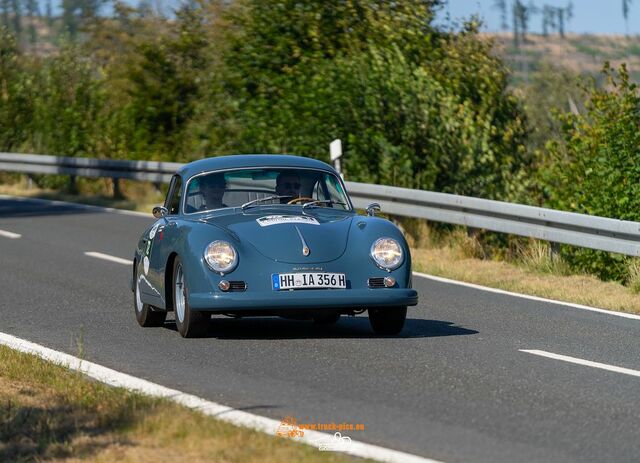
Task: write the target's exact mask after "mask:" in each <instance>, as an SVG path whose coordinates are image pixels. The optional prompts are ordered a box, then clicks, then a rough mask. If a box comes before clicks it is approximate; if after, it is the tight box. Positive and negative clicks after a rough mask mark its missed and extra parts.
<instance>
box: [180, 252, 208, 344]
mask: <svg viewBox="0 0 640 463" xmlns="http://www.w3.org/2000/svg"><path fill="white" fill-rule="evenodd" d="M172 291H173V311H174V313H175V316H176V328H177V329H178V333H180V336H182V337H183V338H197V337H200V336H203V335H204V334H206V332H207V330H208V329H209V320H210V319H211V317H210V316H209V314H208V313H202V312H197V311H193V310H191V309H190V308H189V288H188V287H187V284H186V280H185V277H184V267H183V266H182V262H181V261H180V257H176V258H175V260H174V262H173V278H172Z"/></svg>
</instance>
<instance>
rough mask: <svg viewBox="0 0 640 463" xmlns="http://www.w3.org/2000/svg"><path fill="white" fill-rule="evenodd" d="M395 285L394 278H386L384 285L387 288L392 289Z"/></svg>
mask: <svg viewBox="0 0 640 463" xmlns="http://www.w3.org/2000/svg"><path fill="white" fill-rule="evenodd" d="M395 284H396V279H395V278H393V277H384V285H385V286H386V287H387V288H391V287H392V286H394V285H395Z"/></svg>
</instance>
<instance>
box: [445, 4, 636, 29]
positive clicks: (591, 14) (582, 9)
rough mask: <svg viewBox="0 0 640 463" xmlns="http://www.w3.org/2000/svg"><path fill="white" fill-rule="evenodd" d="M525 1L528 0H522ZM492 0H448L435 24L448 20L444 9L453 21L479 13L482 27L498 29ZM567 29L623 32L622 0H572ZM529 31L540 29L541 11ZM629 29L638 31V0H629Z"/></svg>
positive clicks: (539, 6) (532, 19)
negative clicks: (571, 10) (571, 14)
mask: <svg viewBox="0 0 640 463" xmlns="http://www.w3.org/2000/svg"><path fill="white" fill-rule="evenodd" d="M512 3H513V0H507V5H508V12H507V15H508V18H507V19H508V23H509V24H511V4H512ZM523 3H524V4H525V5H527V4H529V0H523ZM533 3H534V4H535V6H537V7H538V8H542V6H543V5H545V4H546V5H552V6H556V7H565V6H567V4H568V3H569V0H561V1H558V0H533ZM494 4H495V0H448V5H446V6H444V7H443V8H442V10H441V11H440V13H439V14H438V24H445V25H446V24H447V13H449V15H450V17H451V19H452V20H454V21H456V20H457V21H458V23H459V22H460V20H461V19H464V18H468V17H470V16H471V15H473V14H478V15H479V16H480V17H481V18H482V19H483V20H484V23H485V26H484V27H483V30H486V31H489V32H496V31H499V30H500V22H501V21H500V11H499V10H498V9H496V8H493V5H494ZM566 30H567V32H574V33H581V34H582V33H589V34H624V33H625V21H624V17H623V16H622V0H573V19H571V21H570V22H569V23H568V26H567V27H566ZM530 31H531V32H537V33H540V32H542V15H540V14H538V15H535V16H533V17H532V18H531V20H530ZM629 33H630V34H640V0H635V1H633V0H632V2H631V7H630V12H629Z"/></svg>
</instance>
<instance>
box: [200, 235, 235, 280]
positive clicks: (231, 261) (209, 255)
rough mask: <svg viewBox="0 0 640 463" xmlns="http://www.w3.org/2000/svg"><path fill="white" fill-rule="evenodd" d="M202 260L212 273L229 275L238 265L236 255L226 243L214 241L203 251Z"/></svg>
mask: <svg viewBox="0 0 640 463" xmlns="http://www.w3.org/2000/svg"><path fill="white" fill-rule="evenodd" d="M204 260H205V261H206V262H207V265H209V267H211V270H213V271H214V272H218V273H229V272H230V271H232V270H233V269H234V268H236V265H237V264H238V254H237V253H236V250H235V249H234V248H233V246H231V245H230V244H229V243H227V242H226V241H214V242H213V243H211V244H210V245H209V246H207V249H205V251H204Z"/></svg>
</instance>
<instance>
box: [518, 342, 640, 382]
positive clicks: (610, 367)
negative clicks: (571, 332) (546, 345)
mask: <svg viewBox="0 0 640 463" xmlns="http://www.w3.org/2000/svg"><path fill="white" fill-rule="evenodd" d="M519 350H520V352H526V353H527V354H533V355H539V356H540V357H546V358H550V359H554V360H561V361H563V362H569V363H575V364H576V365H584V366H587V367H592V368H599V369H601V370H607V371H613V372H615V373H622V374H624V375H629V376H637V377H640V371H638V370H632V369H631V368H623V367H617V366H615V365H608V364H606V363H600V362H592V361H591V360H583V359H579V358H576V357H569V356H568V355H560V354H554V353H552V352H546V351H543V350H536V349H519Z"/></svg>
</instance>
